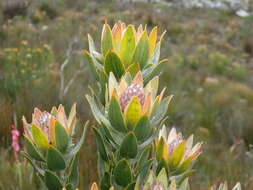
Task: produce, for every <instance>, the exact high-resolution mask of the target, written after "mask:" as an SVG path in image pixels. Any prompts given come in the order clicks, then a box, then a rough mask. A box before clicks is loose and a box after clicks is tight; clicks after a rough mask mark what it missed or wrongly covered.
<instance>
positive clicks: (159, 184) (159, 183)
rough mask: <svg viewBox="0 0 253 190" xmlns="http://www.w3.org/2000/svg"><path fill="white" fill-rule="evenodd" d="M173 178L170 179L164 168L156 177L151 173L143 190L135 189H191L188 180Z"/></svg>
mask: <svg viewBox="0 0 253 190" xmlns="http://www.w3.org/2000/svg"><path fill="white" fill-rule="evenodd" d="M178 182H180V179H179V178H178V179H176V178H172V179H169V178H168V175H167V173H166V170H165V169H164V168H163V169H162V170H161V171H160V172H159V173H158V175H157V176H156V175H155V174H154V173H153V171H152V170H151V171H149V175H148V178H147V180H146V181H145V182H144V185H143V188H138V186H137V188H135V189H137V190H138V189H142V190H178V189H180V190H187V189H189V184H188V178H185V179H182V181H181V182H180V183H178Z"/></svg>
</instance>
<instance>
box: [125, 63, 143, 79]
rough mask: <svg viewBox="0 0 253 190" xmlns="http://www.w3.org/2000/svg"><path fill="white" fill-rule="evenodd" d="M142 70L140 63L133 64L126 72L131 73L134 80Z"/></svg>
mask: <svg viewBox="0 0 253 190" xmlns="http://www.w3.org/2000/svg"><path fill="white" fill-rule="evenodd" d="M140 70H141V67H140V63H138V62H136V63H132V64H131V65H130V66H129V67H128V68H127V69H126V72H129V73H130V75H131V77H132V78H134V77H135V76H136V75H137V73H138V72H139V71H140Z"/></svg>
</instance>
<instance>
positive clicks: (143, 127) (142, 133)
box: [134, 115, 151, 142]
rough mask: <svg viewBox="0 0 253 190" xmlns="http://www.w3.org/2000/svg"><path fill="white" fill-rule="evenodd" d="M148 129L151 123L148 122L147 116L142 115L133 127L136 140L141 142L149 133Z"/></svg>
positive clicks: (149, 129)
mask: <svg viewBox="0 0 253 190" xmlns="http://www.w3.org/2000/svg"><path fill="white" fill-rule="evenodd" d="M150 131H151V125H150V123H149V118H148V116H146V115H144V116H142V117H141V118H140V120H139V121H138V123H137V124H136V126H135V128H134V134H135V135H136V137H137V140H138V141H141V142H142V141H143V140H145V139H146V138H147V137H148V136H149V135H150Z"/></svg>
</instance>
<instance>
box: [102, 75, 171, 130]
mask: <svg viewBox="0 0 253 190" xmlns="http://www.w3.org/2000/svg"><path fill="white" fill-rule="evenodd" d="M157 91H158V77H155V78H154V79H152V80H151V81H150V82H149V83H148V84H147V85H146V86H144V84H143V78H142V74H141V72H138V73H137V75H136V76H135V77H134V78H133V80H131V81H127V79H126V78H125V77H122V79H121V80H120V82H117V80H116V78H115V77H114V75H113V73H111V74H110V77H109V83H108V94H107V96H106V97H107V98H106V100H107V101H106V105H108V107H109V110H108V114H109V120H110V122H111V124H112V126H113V127H114V126H115V125H116V124H114V119H113V117H114V116H113V113H112V112H113V111H115V110H118V109H117V108H118V107H120V109H119V110H118V112H119V113H118V114H119V115H120V116H122V120H123V123H125V124H126V129H127V128H128V129H134V128H135V126H136V125H137V123H138V122H139V121H140V119H141V118H143V117H145V118H147V119H150V120H151V122H152V123H153V124H154V123H155V124H158V123H159V122H160V121H161V119H162V117H163V116H164V115H163V114H162V115H159V116H157V117H156V116H155V115H156V112H158V110H159V109H162V107H163V106H161V104H162V102H163V103H165V106H164V114H165V113H166V111H167V106H168V104H169V101H170V99H171V97H172V96H170V97H167V98H165V99H164V100H165V101H163V94H164V92H165V89H163V90H162V92H161V93H160V94H159V95H157ZM166 105H167V106H166ZM158 107H160V108H158ZM160 111H161V110H160ZM116 128H117V127H116ZM122 130H123V129H122Z"/></svg>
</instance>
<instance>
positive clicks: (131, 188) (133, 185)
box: [125, 182, 136, 190]
mask: <svg viewBox="0 0 253 190" xmlns="http://www.w3.org/2000/svg"><path fill="white" fill-rule="evenodd" d="M135 184H136V183H135V182H132V183H130V184H129V185H128V186H127V187H126V189H125V190H134V189H135Z"/></svg>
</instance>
